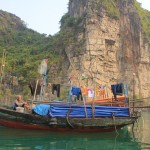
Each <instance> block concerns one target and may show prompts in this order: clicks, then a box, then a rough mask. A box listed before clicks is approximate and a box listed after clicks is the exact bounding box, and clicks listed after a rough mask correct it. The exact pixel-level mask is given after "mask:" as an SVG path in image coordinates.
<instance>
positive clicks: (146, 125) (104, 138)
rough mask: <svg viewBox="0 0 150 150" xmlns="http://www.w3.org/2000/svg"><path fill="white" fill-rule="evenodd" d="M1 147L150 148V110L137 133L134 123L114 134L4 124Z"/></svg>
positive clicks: (42, 149)
mask: <svg viewBox="0 0 150 150" xmlns="http://www.w3.org/2000/svg"><path fill="white" fill-rule="evenodd" d="M0 150H150V110H147V111H144V112H143V113H142V117H141V118H140V119H139V121H138V124H135V127H134V132H132V130H131V126H128V128H124V129H122V130H120V131H117V132H111V133H54V132H47V131H46V132H45V131H42V132H41V131H40V132H39V131H30V130H17V129H10V128H4V127H0Z"/></svg>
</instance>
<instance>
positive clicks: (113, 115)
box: [112, 113, 119, 135]
mask: <svg viewBox="0 0 150 150" xmlns="http://www.w3.org/2000/svg"><path fill="white" fill-rule="evenodd" d="M112 117H113V121H114V126H115V131H116V133H117V135H119V133H118V131H117V127H116V119H115V114H114V113H112Z"/></svg>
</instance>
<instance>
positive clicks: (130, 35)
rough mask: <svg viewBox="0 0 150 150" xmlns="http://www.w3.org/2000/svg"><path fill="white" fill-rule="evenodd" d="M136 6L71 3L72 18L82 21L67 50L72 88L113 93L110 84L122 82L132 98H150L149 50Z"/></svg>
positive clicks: (97, 0) (92, 0)
mask: <svg viewBox="0 0 150 150" xmlns="http://www.w3.org/2000/svg"><path fill="white" fill-rule="evenodd" d="M135 3H136V1H135V0H70V2H69V12H68V14H69V16H70V17H72V18H78V19H80V20H81V21H80V22H79V23H78V27H79V28H80V30H75V31H73V32H75V34H74V42H73V43H72V44H70V45H68V46H67V48H66V49H65V51H66V53H67V56H68V58H69V59H68V60H69V61H70V67H69V71H68V72H69V76H70V77H71V80H72V84H73V85H80V86H81V85H88V86H91V87H93V86H95V83H98V84H103V85H106V87H107V90H108V93H110V85H111V84H115V83H120V82H123V83H125V84H126V83H127V84H128V85H129V92H130V95H131V96H132V95H135V96H137V97H149V96H150V69H149V65H150V58H149V55H150V47H149V44H148V41H147V40H145V38H144V33H143V29H142V26H141V19H140V16H139V15H138V13H137V11H136V8H135ZM83 78H84V80H83ZM134 85H135V86H134ZM134 91H135V93H134Z"/></svg>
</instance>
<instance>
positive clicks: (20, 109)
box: [16, 107, 24, 112]
mask: <svg viewBox="0 0 150 150" xmlns="http://www.w3.org/2000/svg"><path fill="white" fill-rule="evenodd" d="M16 111H17V112H24V108H23V107H16Z"/></svg>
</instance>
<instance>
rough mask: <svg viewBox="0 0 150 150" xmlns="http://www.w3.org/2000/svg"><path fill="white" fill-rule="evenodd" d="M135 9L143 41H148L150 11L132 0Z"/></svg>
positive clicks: (149, 41) (149, 34) (149, 35)
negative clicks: (142, 33)
mask: <svg viewBox="0 0 150 150" xmlns="http://www.w3.org/2000/svg"><path fill="white" fill-rule="evenodd" d="M134 6H135V9H136V11H137V13H138V15H139V16H140V20H141V24H142V30H143V32H144V37H145V41H146V42H148V43H150V11H148V10H146V9H143V8H142V7H141V4H140V3H138V2H137V1H136V0H134Z"/></svg>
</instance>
